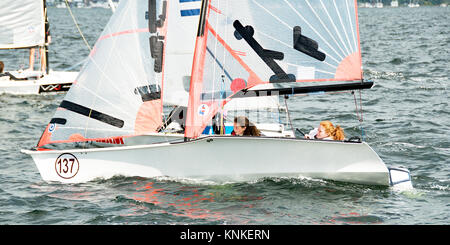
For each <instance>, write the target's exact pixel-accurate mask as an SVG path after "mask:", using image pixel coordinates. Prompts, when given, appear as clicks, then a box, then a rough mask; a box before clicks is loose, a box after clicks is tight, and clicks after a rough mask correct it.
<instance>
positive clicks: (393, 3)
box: [391, 0, 398, 8]
mask: <svg viewBox="0 0 450 245" xmlns="http://www.w3.org/2000/svg"><path fill="white" fill-rule="evenodd" d="M391 7H393V8H396V7H398V1H397V0H393V1H392V2H391Z"/></svg>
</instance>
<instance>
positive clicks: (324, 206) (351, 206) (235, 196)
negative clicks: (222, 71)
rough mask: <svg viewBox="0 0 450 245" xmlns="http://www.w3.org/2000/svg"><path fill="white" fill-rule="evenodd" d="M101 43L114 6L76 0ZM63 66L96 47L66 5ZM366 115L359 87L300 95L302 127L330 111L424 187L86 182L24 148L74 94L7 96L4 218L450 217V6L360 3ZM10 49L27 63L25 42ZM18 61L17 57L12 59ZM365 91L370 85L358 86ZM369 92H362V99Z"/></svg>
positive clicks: (57, 35) (430, 220) (58, 40)
mask: <svg viewBox="0 0 450 245" xmlns="http://www.w3.org/2000/svg"><path fill="white" fill-rule="evenodd" d="M73 12H74V15H75V16H76V18H77V20H78V22H79V24H80V28H81V30H83V33H84V35H85V37H86V39H87V41H88V43H89V44H90V45H91V46H93V44H94V43H95V40H96V39H97V37H98V36H99V35H100V32H101V30H102V28H103V27H104V25H105V24H106V22H107V21H108V19H109V17H110V15H111V11H110V10H108V9H73ZM49 20H50V22H51V33H52V38H53V39H52V40H53V41H52V44H51V50H50V57H51V58H50V64H51V68H52V69H54V70H65V69H68V68H70V69H72V70H77V69H79V68H80V67H79V66H75V67H73V68H71V67H72V66H74V65H76V64H78V63H80V62H81V61H82V60H83V59H85V57H87V55H88V53H89V49H88V48H87V47H86V45H85V44H84V42H83V40H82V39H81V38H80V35H79V34H78V32H77V29H76V28H75V26H74V24H73V21H72V19H71V17H70V15H69V13H68V11H67V10H66V9H57V8H50V9H49ZM359 21H360V34H361V44H362V58H363V68H364V76H365V78H366V79H370V80H372V81H374V82H375V84H376V86H375V87H374V88H373V89H371V90H366V91H363V92H362V103H363V109H364V114H363V119H364V121H363V123H362V124H360V123H359V122H358V120H357V119H356V115H355V106H354V98H353V96H352V95H351V94H336V95H330V96H298V97H294V98H291V99H290V100H289V107H290V109H291V116H292V117H293V118H295V120H294V121H293V123H294V126H295V127H298V128H302V129H305V130H306V129H308V128H311V127H313V126H315V125H317V124H318V123H319V122H320V121H321V120H323V119H324V118H328V119H330V120H332V121H333V122H338V124H340V125H341V126H342V127H343V128H344V129H345V130H346V132H348V133H350V134H357V133H359V132H360V128H361V127H363V129H364V140H365V141H367V142H368V143H369V144H370V145H371V146H372V148H373V149H374V150H375V151H376V152H377V153H378V154H379V155H380V157H381V158H382V159H383V160H384V162H385V163H386V165H389V166H404V167H406V168H408V169H409V170H410V171H411V174H412V180H413V185H414V190H410V191H399V190H395V189H392V188H380V187H376V186H365V185H354V184H348V183H338V182H333V181H324V180H315V179H308V178H286V179H284V178H266V179H260V180H258V181H255V182H251V183H247V182H237V183H227V184H212V183H203V182H196V181H193V180H176V179H171V178H155V179H143V178H125V177H114V178H112V179H107V180H98V181H93V182H89V183H83V184H70V185H67V184H66V185H63V184H57V183H46V182H44V181H42V179H41V177H40V175H39V172H38V170H37V168H36V167H35V165H34V163H33V161H32V159H31V158H30V157H29V156H27V155H25V154H22V153H21V152H20V149H22V148H31V147H33V146H34V145H36V143H37V141H38V139H39V137H40V135H41V133H42V131H43V130H44V128H45V126H46V124H47V123H48V121H49V119H50V118H51V117H52V116H53V113H54V111H55V109H56V108H57V106H58V105H59V103H60V101H61V100H62V98H63V95H55V96H17V95H1V96H0V135H1V136H0V139H1V141H2V144H1V145H0V152H1V154H0V224H11V225H16V224H30V225H40V224H52V225H54V224H57V225H60V224H62V225H66V224H100V225H104V224H108V225H109V224H158V225H160V224H164V225H167V224H208V225H209V224H235V225H244V224H251V225H258V224H273V225H279V224H286V225H315V224H336V225H341V224H380V225H403V224H406V225H416V224H437V225H448V224H450V161H449V158H450V136H449V133H450V110H449V91H448V88H449V85H450V81H449V75H450V65H449V64H450V8H442V7H420V8H395V9H391V8H383V9H360V10H359ZM21 52H22V51H19V52H16V53H13V52H11V51H0V60H3V61H6V62H5V63H7V65H9V66H10V67H11V66H16V67H19V66H20V65H24V64H27V61H26V57H27V53H26V51H23V52H22V53H21ZM11 68H13V67H11ZM358 96H359V95H358ZM358 99H359V98H358Z"/></svg>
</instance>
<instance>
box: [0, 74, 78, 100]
mask: <svg viewBox="0 0 450 245" xmlns="http://www.w3.org/2000/svg"><path fill="white" fill-rule="evenodd" d="M11 73H12V72H11ZM13 74H14V73H13ZM14 75H16V74H14ZM77 75H78V72H60V71H51V72H50V73H49V74H48V75H44V76H43V77H41V78H32V77H29V78H28V80H9V79H1V80H0V94H3V93H8V94H20V95H30V94H46V93H60V92H66V91H67V90H69V88H70V86H71V85H72V83H73V82H74V81H75V79H76V77H77ZM16 77H18V76H16ZM3 78H5V77H3Z"/></svg>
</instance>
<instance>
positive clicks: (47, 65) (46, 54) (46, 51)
mask: <svg viewBox="0 0 450 245" xmlns="http://www.w3.org/2000/svg"><path fill="white" fill-rule="evenodd" d="M43 4H44V40H45V42H44V46H43V49H44V57H41V59H42V58H44V60H43V61H41V70H42V68H43V66H44V63H45V73H46V74H48V72H49V70H50V67H49V62H48V45H49V43H48V36H49V35H48V34H49V31H50V24H49V22H48V18H47V5H46V0H43Z"/></svg>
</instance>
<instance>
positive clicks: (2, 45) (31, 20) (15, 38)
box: [0, 0, 45, 49]
mask: <svg viewBox="0 0 450 245" xmlns="http://www.w3.org/2000/svg"><path fill="white" fill-rule="evenodd" d="M44 30H45V18H44V1H38V0H20V1H18V0H1V1H0V49H14V48H28V47H33V46H40V45H44V43H45V34H44Z"/></svg>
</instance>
